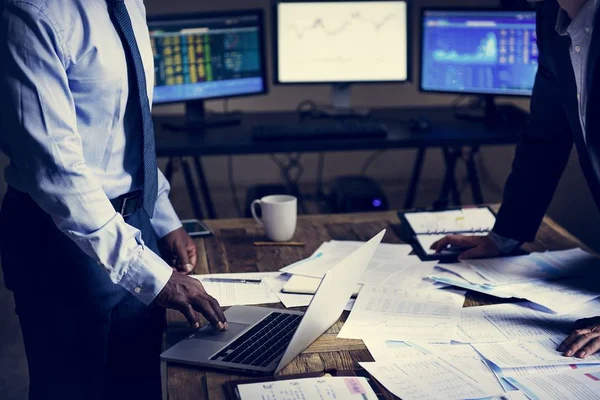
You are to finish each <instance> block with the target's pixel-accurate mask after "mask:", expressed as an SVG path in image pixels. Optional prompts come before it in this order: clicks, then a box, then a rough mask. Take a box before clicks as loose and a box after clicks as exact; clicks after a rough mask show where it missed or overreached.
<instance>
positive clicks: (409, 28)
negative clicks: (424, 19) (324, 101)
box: [271, 0, 414, 85]
mask: <svg viewBox="0 0 600 400" xmlns="http://www.w3.org/2000/svg"><path fill="white" fill-rule="evenodd" d="M376 1H381V2H389V3H393V2H404V3H406V19H407V21H406V42H407V43H406V58H407V60H406V61H407V66H406V79H404V80H380V81H372V80H371V81H313V82H309V81H302V82H282V81H280V80H279V62H278V60H279V41H278V35H277V32H278V31H279V30H278V21H279V16H278V11H277V5H278V4H281V3H368V2H369V0H340V1H332V0H309V1H302V0H273V1H272V9H271V15H272V17H271V46H273V51H272V55H273V59H272V60H271V61H272V62H271V64H272V65H273V83H274V84H276V85H346V84H351V85H354V84H360V85H363V84H368V85H372V84H375V85H377V84H389V83H395V84H409V83H411V82H412V80H413V65H412V64H413V59H414V58H413V57H414V56H413V53H412V52H413V41H412V38H413V36H414V34H413V22H412V19H413V18H412V4H411V3H412V0H376Z"/></svg>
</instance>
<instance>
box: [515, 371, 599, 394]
mask: <svg viewBox="0 0 600 400" xmlns="http://www.w3.org/2000/svg"><path fill="white" fill-rule="evenodd" d="M504 379H505V380H506V381H507V382H509V383H510V384H511V385H513V386H514V387H516V388H518V389H519V390H521V391H522V392H524V393H525V394H526V395H527V397H529V398H530V399H531V400H563V399H586V400H600V368H586V369H581V370H579V369H578V370H575V371H564V372H558V373H552V374H545V375H531V376H519V377H506V378H504Z"/></svg>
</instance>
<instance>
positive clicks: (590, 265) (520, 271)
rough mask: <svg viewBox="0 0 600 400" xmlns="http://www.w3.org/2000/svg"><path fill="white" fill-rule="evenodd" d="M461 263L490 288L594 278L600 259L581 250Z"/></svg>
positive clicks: (599, 266) (599, 265)
mask: <svg viewBox="0 0 600 400" xmlns="http://www.w3.org/2000/svg"><path fill="white" fill-rule="evenodd" d="M462 263H463V264H466V265H468V266H469V267H471V268H472V269H473V270H474V271H476V272H477V273H478V274H479V275H481V276H482V277H483V278H485V279H486V281H487V283H488V284H490V285H508V284H514V283H520V282H531V281H536V280H542V279H545V280H548V279H556V278H560V277H571V276H578V275H582V274H589V272H590V271H591V272H592V273H594V274H597V273H598V269H599V268H600V259H598V258H597V257H595V256H593V255H591V254H589V253H587V252H585V251H583V250H581V249H573V250H564V251H547V252H544V253H531V254H529V255H526V256H516V257H500V258H489V259H477V260H467V261H463V262H462ZM465 279H467V278H465ZM467 280H468V279H467ZM474 283H477V282H474Z"/></svg>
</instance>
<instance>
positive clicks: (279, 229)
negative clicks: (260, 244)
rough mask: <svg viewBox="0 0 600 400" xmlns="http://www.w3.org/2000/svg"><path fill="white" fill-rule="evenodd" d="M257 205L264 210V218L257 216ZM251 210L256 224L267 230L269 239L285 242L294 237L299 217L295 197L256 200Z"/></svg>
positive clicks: (282, 196)
mask: <svg viewBox="0 0 600 400" xmlns="http://www.w3.org/2000/svg"><path fill="white" fill-rule="evenodd" d="M257 205H260V208H261V210H262V218H258V217H257V216H256V206H257ZM250 210H251V211H252V216H253V217H254V219H255V220H256V222H257V223H258V224H259V225H260V226H262V227H264V228H265V231H266V233H267V237H268V238H269V239H271V240H273V241H274V242H285V241H288V240H290V239H291V238H293V237H294V233H295V232H296V219H297V215H298V200H297V199H296V198H295V197H294V196H287V195H275V196H266V197H263V198H262V199H260V200H254V201H253V202H252V205H251V206H250Z"/></svg>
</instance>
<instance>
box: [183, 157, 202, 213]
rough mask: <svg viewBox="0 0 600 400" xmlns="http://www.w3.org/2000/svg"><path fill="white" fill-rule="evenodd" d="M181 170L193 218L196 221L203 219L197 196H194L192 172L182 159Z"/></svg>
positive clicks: (194, 188)
mask: <svg viewBox="0 0 600 400" xmlns="http://www.w3.org/2000/svg"><path fill="white" fill-rule="evenodd" d="M181 170H182V171H183V177H184V179H185V184H186V186H187V190H188V194H189V196H190V202H191V203H192V208H193V209H194V216H195V217H196V218H197V219H204V213H203V212H202V205H201V204H200V201H199V200H198V196H197V195H196V187H195V186H194V179H193V177H192V171H191V169H190V165H189V164H188V162H187V161H186V160H184V159H182V160H181Z"/></svg>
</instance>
